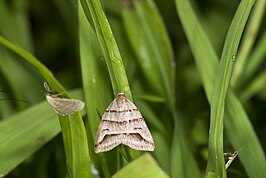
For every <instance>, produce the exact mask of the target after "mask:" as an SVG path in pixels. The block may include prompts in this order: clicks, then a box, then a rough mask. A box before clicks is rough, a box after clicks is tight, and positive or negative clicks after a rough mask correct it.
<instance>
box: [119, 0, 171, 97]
mask: <svg viewBox="0 0 266 178" xmlns="http://www.w3.org/2000/svg"><path fill="white" fill-rule="evenodd" d="M122 17H123V22H124V25H125V28H126V32H127V36H128V38H129V40H130V43H131V46H132V47H133V50H134V51H135V54H136V55H137V60H138V63H139V68H140V69H141V70H142V72H143V74H144V75H145V77H146V78H147V81H148V82H149V84H150V86H151V87H152V88H153V89H154V90H155V91H157V92H158V93H159V94H160V95H163V96H166V97H167V98H168V100H169V102H170V101H171V100H172V97H171V99H169V94H172V89H173V71H174V70H173V68H172V59H173V52H172V48H171V45H170V40H169V38H168V35H167V32H166V29H165V27H164V24H163V22H162V19H161V17H160V14H159V13H158V10H157V9H156V7H155V6H154V4H153V3H152V1H134V3H133V4H132V5H130V4H128V5H124V6H122ZM159 83H161V85H160V84H159ZM163 92H164V94H163Z"/></svg>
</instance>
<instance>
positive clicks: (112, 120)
mask: <svg viewBox="0 0 266 178" xmlns="http://www.w3.org/2000/svg"><path fill="white" fill-rule="evenodd" d="M120 144H124V145H127V146H129V147H131V148H133V149H136V150H142V151H153V150H154V148H155V146H154V142H153V138H152V136H151V133H150V131H149V129H148V127H147V125H146V123H145V121H144V119H143V117H142V115H141V113H140V112H139V110H138V108H137V107H136V106H135V105H134V104H133V103H132V102H131V101H129V100H128V99H127V98H126V96H125V94H124V93H118V95H117V96H116V98H115V99H114V100H113V101H112V103H111V104H110V105H109V106H108V107H107V109H106V110H105V113H104V114H103V116H102V119H101V122H100V125H99V128H98V131H97V134H96V138H95V142H94V150H95V153H100V152H105V151H110V150H112V149H113V148H115V147H116V146H118V145H120Z"/></svg>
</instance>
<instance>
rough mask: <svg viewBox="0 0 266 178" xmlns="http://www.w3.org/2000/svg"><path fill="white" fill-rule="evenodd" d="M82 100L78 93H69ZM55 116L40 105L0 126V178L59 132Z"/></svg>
mask: <svg viewBox="0 0 266 178" xmlns="http://www.w3.org/2000/svg"><path fill="white" fill-rule="evenodd" d="M71 95H73V96H74V97H75V98H81V92H80V91H78V92H74V93H73V92H71ZM56 116H57V115H56V113H55V112H54V111H53V110H52V109H51V106H50V105H49V104H48V103H47V102H46V101H43V102H41V103H39V104H37V105H34V106H32V107H30V108H28V109H26V110H24V111H22V112H20V113H18V114H15V115H13V116H11V117H9V118H7V119H5V120H4V121H1V122H0V142H1V144H0V158H1V161H0V177H3V176H5V175H6V174H8V173H9V172H10V171H11V170H13V169H14V168H15V167H16V166H17V165H19V164H20V163H21V162H23V161H24V160H25V159H27V158H28V157H29V156H31V155H32V154H33V153H34V152H35V151H37V150H38V149H39V148H41V147H42V146H43V145H44V144H46V143H47V142H49V141H50V140H51V139H53V138H54V137H55V136H56V135H57V134H58V133H59V132H60V131H61V129H60V125H59V122H58V120H57V119H55V118H56Z"/></svg>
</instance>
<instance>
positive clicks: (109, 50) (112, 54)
mask: <svg viewBox="0 0 266 178" xmlns="http://www.w3.org/2000/svg"><path fill="white" fill-rule="evenodd" d="M87 3H88V7H89V10H90V13H91V17H92V19H93V22H94V26H95V31H96V34H97V38H98V41H99V44H100V46H101V49H102V52H103V54H104V58H105V61H106V64H107V68H108V72H109V76H110V79H111V83H112V87H113V92H114V94H117V93H119V92H124V93H125V94H126V96H127V98H129V99H130V100H131V101H133V98H132V94H131V90H130V87H129V83H128V79H127V76H126V71H125V68H124V65H123V61H122V59H121V55H120V52H119V49H118V46H117V44H116V41H115V38H114V36H113V33H112V31H111V28H110V26H109V23H108V20H107V18H106V16H105V14H104V12H103V10H102V7H101V4H100V2H99V1H98V0H90V1H87ZM82 5H83V4H82ZM83 9H84V7H83ZM84 12H85V13H86V11H84ZM127 151H129V152H130V156H131V158H133V159H134V158H136V157H138V156H139V155H140V152H138V151H135V150H132V149H130V150H128V149H127V150H126V152H127ZM124 155H127V154H126V153H124Z"/></svg>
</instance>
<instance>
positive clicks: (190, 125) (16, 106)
mask: <svg viewBox="0 0 266 178" xmlns="http://www.w3.org/2000/svg"><path fill="white" fill-rule="evenodd" d="M153 2H154V3H155V5H156V6H157V8H158V12H159V14H160V15H161V18H162V21H163V24H164V25H165V29H166V31H167V33H168V36H169V39H170V43H171V50H172V51H173V56H172V57H173V58H172V59H171V60H172V64H171V65H172V67H173V66H174V71H175V74H174V78H175V79H174V92H175V96H173V98H174V100H175V102H176V103H175V105H176V111H177V113H178V117H179V119H180V121H181V123H182V128H181V130H182V133H183V136H184V138H185V140H186V143H187V144H188V147H189V148H190V150H191V151H192V153H193V156H194V157H195V160H196V163H197V166H198V167H199V170H200V172H201V174H202V176H203V175H204V171H205V168H206V163H207V154H208V131H209V118H210V107H209V104H208V100H207V97H206V94H205V91H204V88H203V83H202V79H201V76H200V73H199V69H198V67H197V65H196V63H195V60H194V57H193V54H192V52H191V47H190V45H189V43H188V40H187V37H186V34H185V32H184V29H183V27H182V25H181V22H180V19H179V16H178V13H177V8H176V4H175V1H172V0H154V1H153ZM259 2H260V1H259ZM101 4H102V7H103V9H104V12H105V14H106V16H107V19H108V21H109V23H110V26H111V28H112V31H113V33H114V36H115V39H116V41H117V43H118V47H119V50H120V53H121V55H122V59H123V62H124V65H125V69H126V72H127V77H128V80H129V84H130V86H131V91H132V94H133V97H134V101H135V103H136V104H137V105H138V106H141V108H140V110H142V109H143V110H145V111H144V116H151V117H152V116H153V115H156V116H157V118H159V122H158V124H157V123H153V121H152V119H149V118H145V119H146V122H147V124H148V125H149V128H150V129H151V131H152V133H153V136H154V138H155V141H156V142H157V143H156V149H158V152H156V153H153V157H154V158H155V160H156V161H157V162H158V164H159V166H160V168H161V169H162V170H163V171H164V172H165V173H166V174H168V175H170V176H171V171H172V170H171V169H172V168H171V166H170V164H171V163H170V162H171V161H170V160H171V155H170V153H169V152H170V147H171V142H172V135H173V132H174V126H173V125H174V124H173V122H174V121H173V119H172V113H171V112H170V111H169V108H167V106H166V105H167V104H166V102H165V100H167V99H166V98H167V97H166V94H165V93H164V92H162V91H163V90H164V89H163V87H162V86H160V84H159V83H156V82H157V80H156V79H154V81H153V79H152V77H153V75H154V76H156V74H153V73H150V75H151V78H148V77H147V76H149V74H145V71H143V69H141V68H140V67H139V65H140V64H139V61H138V60H136V59H135V58H138V57H139V56H138V55H139V54H137V53H136V52H135V51H134V44H132V39H130V37H129V36H128V35H127V34H128V33H129V32H128V31H130V30H129V29H128V28H129V27H128V26H126V25H125V24H126V23H130V22H125V19H124V18H125V17H124V16H123V12H121V6H120V5H119V1H118V0H101ZM191 4H192V6H193V8H194V10H195V12H196V14H197V15H198V18H199V22H200V23H201V25H202V27H203V29H204V31H205V33H206V34H207V36H208V38H209V39H210V41H211V44H212V46H213V48H214V49H215V52H216V53H217V55H218V56H221V52H222V50H223V44H224V40H225V37H226V33H227V31H228V27H229V25H230V23H231V20H232V18H233V16H234V13H235V11H236V9H237V7H238V5H239V1H230V0H218V1H214V0H201V1H191ZM262 4H263V3H262ZM263 6H265V3H264V4H263ZM77 7H78V3H77V2H76V1H75V0H66V1H63V0H50V1H43V0H34V1H33V0H2V1H0V34H1V35H2V36H4V37H5V38H7V39H9V40H10V41H12V42H13V43H14V44H16V45H18V46H20V47H22V48H23V49H25V50H26V51H28V52H30V53H31V54H33V55H34V56H35V57H37V58H38V59H39V60H40V61H41V62H42V63H43V64H44V65H45V66H46V67H47V68H49V69H50V70H51V72H52V73H53V74H54V76H55V77H56V78H57V79H58V81H60V83H61V84H62V85H63V86H64V87H65V88H66V89H67V90H69V91H72V89H82V87H83V84H82V73H81V68H82V67H81V65H82V64H81V62H80V56H81V54H80V48H79V45H80V44H79V41H80V37H79V23H80V22H79V21H78V8H77ZM262 11H263V12H264V9H263V10H262ZM263 12H262V14H264V13H263ZM260 20H261V22H260V23H261V26H259V27H258V29H257V30H258V34H255V40H254V44H253V46H252V47H251V51H252V52H249V53H248V55H247V56H248V58H251V57H254V56H256V55H258V58H260V59H261V60H260V61H261V62H260V63H259V65H258V66H257V67H255V69H254V72H253V75H251V77H250V78H248V79H247V80H244V81H243V83H241V85H238V86H239V87H238V88H236V89H235V94H236V95H237V96H238V97H239V98H240V100H241V103H242V105H243V106H244V108H245V110H246V112H247V114H248V116H249V119H250V122H251V123H252V125H253V128H254V130H255V132H256V134H257V137H258V139H259V142H260V143H261V145H262V148H263V150H265V149H266V138H265V136H266V119H265V115H266V109H265V108H266V102H265V100H266V94H265V93H266V89H265V86H266V82H265V81H266V77H265V76H266V75H265V64H266V63H265V60H264V59H265V52H263V49H264V51H266V49H265V48H266V47H265V46H266V42H264V41H266V40H265V24H266V23H265V21H266V19H265V16H264V15H262V17H261V19H260ZM135 37H137V35H136V36H135ZM139 37H141V34H139ZM133 40H134V39H133ZM263 40H264V41H263ZM130 41H131V42H130ZM256 49H259V50H260V51H259V50H256ZM144 56H145V55H144ZM19 58H20V57H18V56H17V55H16V54H14V53H12V52H10V51H9V50H7V49H6V48H4V47H3V46H0V91H1V92H0V122H3V121H4V120H7V119H9V118H10V117H12V116H14V115H16V114H18V113H20V112H23V111H25V110H27V109H28V108H31V107H32V106H34V105H37V104H38V103H40V102H41V101H43V100H44V98H45V94H44V92H45V91H44V89H43V86H42V84H43V82H44V78H43V77H42V76H41V75H40V74H39V73H38V71H37V70H36V69H35V68H34V67H33V66H32V65H30V64H29V63H28V62H27V61H24V60H21V59H19ZM254 58H255V57H254ZM252 59H253V58H252ZM166 62H167V61H166ZM250 65H251V64H250ZM101 70H102V71H105V72H106V69H105V67H104V68H100V71H101ZM143 76H145V77H143ZM240 79H241V77H240ZM108 80H109V78H108V77H107V78H105V81H104V83H106V85H107V86H108V87H107V88H104V89H103V90H107V94H106V95H105V94H104V93H103V92H100V91H99V93H97V95H99V98H102V100H104V102H105V100H107V101H106V102H107V103H108V102H111V100H112V94H111V93H112V91H110V90H111V87H110V81H108ZM156 85H158V88H157V87H153V86H156ZM18 100H23V101H18ZM24 101H27V102H24ZM143 102H144V104H143ZM105 106H106V105H102V106H101V107H103V108H104V107H105ZM145 106H146V107H148V109H145ZM149 110H151V112H150V113H149ZM49 112H52V111H49ZM100 114H101V110H100ZM37 115H38V114H37ZM54 119H57V118H56V117H54ZM85 125H86V124H85ZM160 127H161V128H160ZM0 128H1V127H0ZM158 128H159V129H158ZM13 129H14V133H16V128H15V127H14V128H13ZM160 129H161V130H160ZM1 134H2V136H3V135H4V134H5V132H2V133H1V130H0V136H1ZM55 135H56V134H55ZM227 137H230V136H227ZM227 137H225V138H224V151H225V152H233V151H235V150H234V149H233V147H232V146H231V144H230V143H229V141H228V138H227ZM47 141H49V142H48V143H46V144H45V145H43V146H42V147H40V148H39V149H38V150H37V151H36V152H35V153H34V154H32V155H31V156H29V157H27V158H26V159H25V160H24V161H23V162H22V163H21V164H19V165H18V166H17V167H16V168H15V169H13V170H12V171H11V172H10V173H9V174H8V175H7V176H6V177H10V178H13V177H14V178H17V177H23V178H33V177H34V178H46V177H49V178H53V177H66V165H65V154H64V147H63V142H62V136H61V134H58V135H57V136H55V137H54V138H53V139H51V140H49V139H48V140H47ZM21 142H23V140H21ZM246 143H247V144H249V141H248V140H247V141H246ZM0 145H1V143H0ZM161 145H162V146H161ZM21 149H23V148H21ZM90 149H92V148H90ZM241 149H243V150H244V149H245V146H243V148H241ZM0 151H1V150H0ZM237 151H239V152H241V150H237ZM18 154H19V153H18ZM0 155H1V154H0ZM110 157H111V156H110ZM264 159H265V158H264ZM107 160H108V158H107ZM2 161H6V160H2V158H1V157H0V162H2ZM107 164H108V163H107ZM109 164H110V163H109ZM254 164H255V163H254ZM109 166H110V167H112V166H111V165H109ZM92 169H94V168H92ZM110 169H111V168H110ZM94 171H96V170H94ZM110 172H111V174H114V173H115V172H116V170H115V169H111V171H110ZM101 176H102V173H101V171H100V173H99V177H101ZM0 177H1V176H0ZM96 177H97V176H96ZM228 177H241V178H242V177H243V178H244V177H248V174H247V172H246V170H245V168H244V167H243V165H242V163H241V162H240V161H239V159H238V158H236V159H235V160H234V162H233V163H232V165H231V166H230V168H229V170H228Z"/></svg>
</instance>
